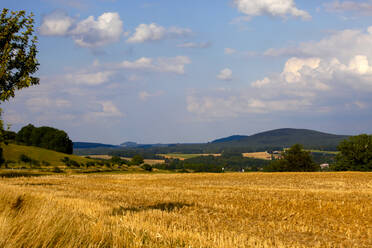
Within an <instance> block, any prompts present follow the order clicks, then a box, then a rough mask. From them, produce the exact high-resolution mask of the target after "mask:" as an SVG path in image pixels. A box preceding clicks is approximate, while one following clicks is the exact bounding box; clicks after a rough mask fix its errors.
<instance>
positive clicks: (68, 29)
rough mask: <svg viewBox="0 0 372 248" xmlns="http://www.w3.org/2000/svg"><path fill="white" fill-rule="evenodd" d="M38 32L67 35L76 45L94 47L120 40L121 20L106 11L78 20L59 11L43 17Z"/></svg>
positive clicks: (114, 14) (48, 34)
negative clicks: (99, 14)
mask: <svg viewBox="0 0 372 248" xmlns="http://www.w3.org/2000/svg"><path fill="white" fill-rule="evenodd" d="M40 34H42V35H47V36H69V37H71V38H72V39H73V40H74V41H75V43H76V44H77V45H78V46H81V47H88V48H95V47H100V46H104V45H106V44H109V43H114V42H117V41H119V40H120V38H121V35H122V34H123V22H122V21H121V19H120V16H119V14H118V13H115V12H107V13H103V14H102V15H101V16H99V17H98V18H97V20H95V18H94V17H93V16H89V17H88V18H86V19H85V20H82V21H80V22H78V21H77V20H75V19H73V18H72V17H69V16H68V15H67V14H66V13H64V12H61V11H54V12H52V13H51V14H49V15H47V16H45V17H44V19H43V22H42V25H41V27H40Z"/></svg>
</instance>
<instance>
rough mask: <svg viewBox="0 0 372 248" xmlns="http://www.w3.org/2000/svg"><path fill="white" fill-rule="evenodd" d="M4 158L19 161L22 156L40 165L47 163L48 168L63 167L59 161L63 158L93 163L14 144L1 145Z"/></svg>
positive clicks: (72, 156) (71, 156)
mask: <svg viewBox="0 0 372 248" xmlns="http://www.w3.org/2000/svg"><path fill="white" fill-rule="evenodd" d="M1 147H2V148H3V152H4V158H5V160H8V161H14V162H17V161H19V157H20V156H21V155H22V154H24V155H27V156H28V157H30V158H31V159H33V160H37V161H39V162H40V163H42V162H43V161H44V162H47V163H49V164H50V166H52V167H54V166H57V167H65V164H64V163H63V162H62V161H61V160H62V159H63V158H65V157H68V158H69V159H70V160H74V161H76V162H79V163H87V162H90V161H93V160H91V159H87V158H84V157H79V156H76V155H68V154H65V153H60V152H56V151H52V150H47V149H44V148H39V147H34V146H21V145H16V144H8V145H4V144H2V145H1Z"/></svg>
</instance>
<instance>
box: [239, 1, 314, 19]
mask: <svg viewBox="0 0 372 248" xmlns="http://www.w3.org/2000/svg"><path fill="white" fill-rule="evenodd" d="M234 5H235V7H236V8H237V9H238V10H239V11H240V12H241V13H243V14H245V15H247V17H248V18H251V17H254V16H260V15H270V16H279V17H286V16H289V15H290V16H294V17H300V18H302V19H305V20H307V19H310V18H311V16H310V14H309V13H307V12H306V11H304V10H300V9H298V8H297V7H296V4H295V2H294V0H234Z"/></svg>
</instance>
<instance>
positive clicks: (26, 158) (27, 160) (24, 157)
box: [19, 154, 32, 164]
mask: <svg viewBox="0 0 372 248" xmlns="http://www.w3.org/2000/svg"><path fill="white" fill-rule="evenodd" d="M19 161H21V162H23V163H30V164H31V161H32V159H31V158H30V157H29V156H27V155H25V154H21V155H19Z"/></svg>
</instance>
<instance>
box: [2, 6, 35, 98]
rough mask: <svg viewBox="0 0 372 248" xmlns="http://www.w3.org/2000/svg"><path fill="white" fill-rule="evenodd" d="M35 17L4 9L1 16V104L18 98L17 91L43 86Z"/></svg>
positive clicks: (23, 12) (22, 12)
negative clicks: (40, 77)
mask: <svg viewBox="0 0 372 248" xmlns="http://www.w3.org/2000/svg"><path fill="white" fill-rule="evenodd" d="M33 32H34V19H33V14H30V15H29V16H26V12H25V11H18V12H17V11H11V12H10V13H9V10H8V9H3V11H2V13H1V15H0V101H6V100H9V98H10V97H14V92H15V90H19V89H22V88H25V87H29V86H31V85H36V84H39V78H37V77H33V76H32V75H33V74H34V73H35V72H36V71H37V70H38V67H39V63H38V62H37V60H36V54H37V49H36V43H37V38H36V36H33Z"/></svg>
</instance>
